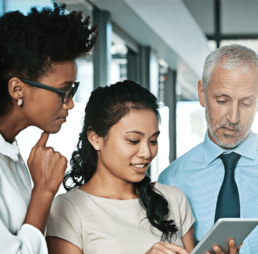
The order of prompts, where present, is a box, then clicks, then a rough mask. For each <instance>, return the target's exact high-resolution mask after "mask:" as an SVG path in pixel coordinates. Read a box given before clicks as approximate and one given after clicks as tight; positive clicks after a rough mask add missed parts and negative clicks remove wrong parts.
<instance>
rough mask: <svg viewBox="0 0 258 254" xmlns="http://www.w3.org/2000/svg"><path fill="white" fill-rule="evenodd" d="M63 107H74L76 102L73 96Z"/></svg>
mask: <svg viewBox="0 0 258 254" xmlns="http://www.w3.org/2000/svg"><path fill="white" fill-rule="evenodd" d="M63 108H64V109H67V110H69V109H72V108H74V102H73V98H72V97H71V98H70V99H69V100H68V101H67V102H66V103H64V104H63Z"/></svg>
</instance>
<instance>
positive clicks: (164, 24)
mask: <svg viewBox="0 0 258 254" xmlns="http://www.w3.org/2000/svg"><path fill="white" fill-rule="evenodd" d="M56 2H58V3H65V4H66V9H67V12H71V11H73V10H76V11H82V12H83V15H84V16H91V19H92V22H93V23H96V24H98V27H99V43H98V46H97V49H96V51H95V52H94V54H92V55H90V56H87V57H85V58H82V59H79V60H78V61H77V64H78V76H77V79H78V81H80V83H81V85H80V87H79V90H78V92H77V94H76V96H75V98H74V101H75V108H74V109H73V110H72V111H70V113H69V117H68V119H67V122H66V123H65V124H64V125H63V127H62V129H61V131H60V132H59V133H58V134H55V135H51V136H50V139H49V141H48V145H49V146H53V147H54V149H55V150H57V151H59V152H61V153H62V154H63V155H65V156H66V157H67V159H68V160H69V159H70V157H71V154H72V152H73V150H74V149H75V148H76V144H77V140H78V136H79V133H80V131H81V124H82V117H83V114H84V108H85V105H86V103H87V100H88V98H89V96H90V93H91V91H92V90H93V89H94V88H96V87H98V86H105V85H109V84H112V83H115V82H117V81H120V80H124V79H131V80H134V81H135V82H137V83H139V84H141V85H142V86H144V87H146V88H147V89H149V90H150V91H151V92H152V93H153V94H154V95H156V97H158V99H159V102H160V105H161V107H160V113H161V118H162V121H161V124H160V131H161V136H160V138H159V153H158V156H157V158H156V159H155V160H154V161H153V163H152V165H151V168H150V172H149V173H150V174H151V177H152V180H153V181H155V180H157V177H158V175H159V173H160V172H161V171H162V170H164V169H165V168H166V167H167V166H168V165H169V163H170V162H172V161H173V160H175V159H176V158H177V157H179V156H181V155H182V154H184V153H186V152H187V151H188V150H190V149H191V148H192V147H194V146H196V145H197V144H198V143H200V142H202V141H203V139H204V135H205V132H206V122H205V116H204V109H203V108H202V107H201V106H200V104H199V102H198V96H197V82H198V80H199V79H201V76H202V68H203V64H204V61H205V58H206V57H207V55H208V54H209V53H210V52H211V51H212V50H214V49H216V48H218V47H221V46H223V45H228V44H235V43H237V44H242V45H245V46H248V47H250V48H252V49H253V50H255V51H256V52H258V15H257V13H258V1H254V0H253V1H248V0H245V1H234V0H221V1H215V0H204V1H202V0H198V1H195V0H190V1H181V0H173V1H170V0H166V1H162V0H158V1H155V0H152V1H139V0H138V1H130V0H128V1H127V0H116V1H108V0H106V1H86V0H62V1H59V0H57V1H56ZM32 6H36V7H37V8H39V9H41V8H42V7H44V6H48V7H52V6H53V4H52V1H50V0H0V12H1V13H2V14H3V13H5V12H8V11H12V10H20V11H21V12H23V13H25V14H26V13H27V12H29V10H30V7H32ZM252 129H253V130H254V131H256V130H258V118H257V117H256V119H255V122H254V125H253V128H252ZM40 134H41V131H40V130H39V129H37V128H34V127H29V128H28V129H27V130H25V131H23V132H22V133H21V134H19V136H18V138H17V139H18V143H19V146H20V148H21V153H22V155H23V157H24V159H25V160H26V159H27V158H28V156H29V152H30V150H31V148H32V147H33V145H34V144H35V143H36V141H37V140H38V139H39V137H40ZM63 191H64V190H63V189H62V188H61V189H60V192H63Z"/></svg>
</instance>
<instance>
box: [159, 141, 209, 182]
mask: <svg viewBox="0 0 258 254" xmlns="http://www.w3.org/2000/svg"><path fill="white" fill-rule="evenodd" d="M203 161H204V156H203V142H202V143H200V144H198V145H197V146H195V147H194V148H192V149H191V150H189V151H188V152H187V153H185V154H184V155H182V156H181V157H179V158H178V159H176V160H175V161H173V162H172V163H171V164H170V165H169V166H168V167H167V168H166V169H164V170H163V171H162V172H161V174H160V176H159V180H158V181H159V182H161V183H165V184H168V183H167V179H175V176H176V175H177V174H178V173H179V172H181V173H182V170H188V169H189V168H193V167H195V165H200V163H202V162H203ZM171 176H173V177H171Z"/></svg>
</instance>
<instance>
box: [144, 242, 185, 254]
mask: <svg viewBox="0 0 258 254" xmlns="http://www.w3.org/2000/svg"><path fill="white" fill-rule="evenodd" d="M145 254H189V252H188V251H187V250H186V249H184V248H183V247H181V246H179V245H176V244H172V243H166V242H158V243H155V244H154V245H153V246H152V247H151V248H150V249H149V250H148V251H147V252H146V253H145Z"/></svg>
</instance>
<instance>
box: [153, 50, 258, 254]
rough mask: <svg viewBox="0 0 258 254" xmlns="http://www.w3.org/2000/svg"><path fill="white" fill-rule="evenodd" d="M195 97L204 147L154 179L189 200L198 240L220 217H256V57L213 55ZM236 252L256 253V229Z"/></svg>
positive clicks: (219, 52)
mask: <svg viewBox="0 0 258 254" xmlns="http://www.w3.org/2000/svg"><path fill="white" fill-rule="evenodd" d="M198 95H199V101H200V103H201V105H202V106H203V107H205V115H206V120H207V125H208V130H207V132H206V135H205V139H204V142H203V143H201V144H199V145H198V146H196V147H194V148H193V149H192V150H190V151H189V152H187V153H186V154H184V155H183V156H182V157H180V158H179V159H177V160H176V161H174V162H173V163H172V164H171V165H170V166H169V167H168V168H166V169H165V170H164V171H163V172H162V173H161V175H160V177H159V180H158V181H159V182H161V183H164V184H168V185H176V186H177V187H179V188H180V189H181V190H183V191H184V192H185V194H186V195H187V197H188V199H189V202H190V204H191V207H192V209H193V213H194V216H195V218H196V223H195V225H194V230H195V240H196V241H200V240H201V239H202V237H203V236H204V235H205V234H206V233H207V231H208V230H209V229H210V228H211V227H212V225H213V224H214V222H215V221H216V220H217V219H218V218H221V217H242V218H258V135H256V134H254V133H253V132H252V131H250V129H251V126H252V123H253V120H254V117H255V113H256V111H257V104H258V56H257V54H256V53H255V52H254V51H253V50H251V49H249V48H246V47H244V46H241V45H230V46H225V47H221V48H219V49H217V50H215V51H213V52H212V53H211V54H210V55H209V56H208V57H207V59H206V62H205V65H204V71H203V78H202V81H199V83H198ZM239 230H241V229H239ZM240 253H241V254H250V253H253V254H256V253H258V228H257V229H255V230H254V231H253V232H252V233H251V235H250V236H249V237H248V238H247V239H246V241H245V242H244V244H243V246H242V247H241V250H240Z"/></svg>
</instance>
